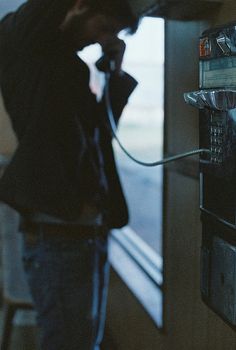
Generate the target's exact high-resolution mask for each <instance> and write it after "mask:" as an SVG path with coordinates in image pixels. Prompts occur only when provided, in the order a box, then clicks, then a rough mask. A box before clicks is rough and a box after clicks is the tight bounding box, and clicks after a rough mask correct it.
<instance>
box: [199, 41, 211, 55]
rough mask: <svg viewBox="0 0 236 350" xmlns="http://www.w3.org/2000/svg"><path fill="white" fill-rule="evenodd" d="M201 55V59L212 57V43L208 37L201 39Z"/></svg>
mask: <svg viewBox="0 0 236 350" xmlns="http://www.w3.org/2000/svg"><path fill="white" fill-rule="evenodd" d="M199 55H200V58H204V57H209V56H210V55H211V41H210V39H209V38H208V37H207V36H206V37H204V38H201V39H200V42H199Z"/></svg>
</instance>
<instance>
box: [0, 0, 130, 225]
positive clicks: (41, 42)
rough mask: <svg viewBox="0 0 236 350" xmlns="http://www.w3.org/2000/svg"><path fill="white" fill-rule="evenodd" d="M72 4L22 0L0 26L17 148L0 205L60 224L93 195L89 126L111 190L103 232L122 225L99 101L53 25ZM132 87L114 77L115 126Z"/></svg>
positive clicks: (0, 187)
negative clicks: (96, 138)
mask: <svg viewBox="0 0 236 350" xmlns="http://www.w3.org/2000/svg"><path fill="white" fill-rule="evenodd" d="M73 3H74V0H28V1H27V3H25V4H24V5H22V6H21V7H20V8H19V9H18V10H17V11H16V12H14V13H11V14H8V15H7V16H6V17H5V18H4V19H3V20H2V21H1V22H0V84H1V90H2V95H3V98H4V103H5V107H6V110H7V112H8V113H9V115H10V118H11V121H12V125H13V128H14V130H15V132H16V134H17V137H18V141H19V146H18V148H17V150H16V152H15V154H14V156H13V158H12V161H11V163H10V165H9V166H8V168H7V169H6V171H5V173H4V175H3V177H2V178H1V180H0V200H2V201H4V202H6V203H8V204H9V205H10V206H12V207H13V208H15V209H16V210H18V211H19V212H20V213H21V214H23V215H27V214H28V213H32V212H43V213H46V214H49V215H53V216H56V217H60V218H62V219H65V220H75V219H77V218H78V216H79V213H80V209H81V207H82V206H83V204H84V203H85V202H86V200H87V199H88V198H90V197H91V196H93V195H94V192H96V191H97V189H98V183H99V174H98V169H96V167H95V166H94V162H93V155H92V151H91V147H90V141H91V137H92V135H93V132H94V127H98V128H99V129H100V133H101V150H102V153H103V157H104V161H105V172H106V176H107V180H108V185H109V195H108V210H109V211H108V214H109V227H121V226H123V225H125V224H126V223H127V220H128V213H127V207H126V203H125V199H124V195H123V192H122V189H121V185H120V181H119V177H118V174H117V170H116V166H115V162H114V156H113V151H112V145H111V136H110V132H109V128H108V127H107V124H108V123H107V119H106V118H107V117H106V111H105V104H104V101H102V102H100V103H97V101H96V98H95V96H94V95H93V94H92V93H91V91H90V89H89V70H88V68H87V66H86V65H85V63H84V62H83V61H81V60H80V59H79V58H78V56H77V55H76V54H75V53H74V52H73V51H72V50H70V48H69V46H68V44H67V43H66V42H65V41H64V40H63V39H62V37H61V34H60V31H59V30H58V27H59V25H60V23H61V22H62V21H63V19H64V17H65V14H66V13H67V11H68V9H69V8H70V7H71V6H72V5H73ZM135 86H136V82H135V80H134V79H133V78H131V77H130V76H129V75H127V74H124V75H123V76H113V77H112V79H111V98H112V101H113V109H114V114H115V117H116V119H117V120H118V118H119V116H120V114H121V113H122V110H123V108H124V106H125V104H126V103H127V99H128V97H129V95H130V93H131V92H132V91H133V89H134V87H135Z"/></svg>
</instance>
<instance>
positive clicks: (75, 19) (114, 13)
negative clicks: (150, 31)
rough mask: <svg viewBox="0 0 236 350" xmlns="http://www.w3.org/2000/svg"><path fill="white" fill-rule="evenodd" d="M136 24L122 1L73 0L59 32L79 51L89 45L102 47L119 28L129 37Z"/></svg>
mask: <svg viewBox="0 0 236 350" xmlns="http://www.w3.org/2000/svg"><path fill="white" fill-rule="evenodd" d="M138 23H139V21H138V19H137V18H135V17H134V16H133V15H132V13H131V10H130V8H129V6H128V4H127V3H126V1H125V0H112V1H111V0H76V2H75V5H74V6H73V7H72V8H71V9H70V10H69V11H68V13H67V16H66V18H65V20H64V22H63V23H62V25H61V29H62V30H63V32H64V33H65V35H66V36H67V38H68V40H70V41H71V42H72V43H73V45H74V46H76V48H77V49H78V50H79V49H81V48H83V47H85V46H87V45H90V44H93V43H99V44H101V45H102V46H103V42H104V40H106V38H107V37H109V36H116V35H117V34H118V33H119V32H120V31H121V30H123V29H125V30H127V32H128V33H130V34H132V33H134V32H135V31H136V29H137V27H138Z"/></svg>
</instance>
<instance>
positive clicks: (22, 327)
mask: <svg viewBox="0 0 236 350" xmlns="http://www.w3.org/2000/svg"><path fill="white" fill-rule="evenodd" d="M0 329H1V330H2V311H0ZM37 342H38V331H37V329H36V327H35V323H34V321H33V317H32V315H31V311H27V312H19V313H17V315H16V317H15V319H14V324H13V327H12V336H11V344H10V348H9V350H38V349H39V348H38V346H37Z"/></svg>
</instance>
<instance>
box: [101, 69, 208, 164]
mask: <svg viewBox="0 0 236 350" xmlns="http://www.w3.org/2000/svg"><path fill="white" fill-rule="evenodd" d="M105 102H106V107H107V114H108V119H109V122H110V127H111V132H112V135H113V137H114V139H115V140H116V142H117V143H118V145H119V146H120V148H121V149H122V151H123V152H124V153H125V154H126V155H127V157H129V158H130V159H131V160H133V161H134V162H135V163H137V164H139V165H143V166H146V167H155V166H158V165H163V164H166V163H170V162H173V161H175V160H179V159H182V158H186V157H190V156H194V155H196V154H200V153H208V154H210V153H211V151H210V150H209V149H205V148H200V149H196V150H193V151H190V152H185V153H181V154H177V155H176V156H171V157H167V158H164V159H161V160H158V161H155V162H150V163H149V162H144V161H141V160H139V159H137V158H135V157H133V156H132V154H130V153H129V152H128V151H127V150H126V148H125V147H124V146H123V145H122V143H121V141H120V140H119V138H118V136H117V134H116V129H117V128H116V123H115V120H114V115H113V111H112V106H111V99H110V73H108V72H107V73H106V74H105Z"/></svg>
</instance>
